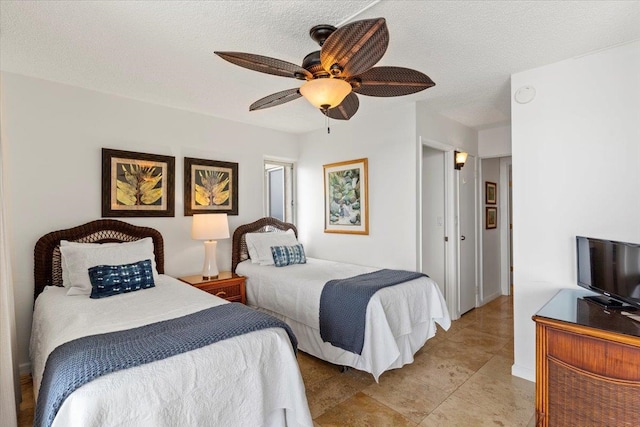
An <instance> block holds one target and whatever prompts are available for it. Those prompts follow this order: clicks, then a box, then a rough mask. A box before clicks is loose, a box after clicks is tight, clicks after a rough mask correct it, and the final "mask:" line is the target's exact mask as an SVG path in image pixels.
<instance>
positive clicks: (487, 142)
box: [478, 125, 511, 158]
mask: <svg viewBox="0 0 640 427" xmlns="http://www.w3.org/2000/svg"><path fill="white" fill-rule="evenodd" d="M478 155H479V156H480V157H482V158H489V157H507V156H510V155H511V126H510V125H508V126H497V127H492V128H488V129H482V130H479V131H478Z"/></svg>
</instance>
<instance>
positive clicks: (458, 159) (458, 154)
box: [453, 151, 469, 170]
mask: <svg viewBox="0 0 640 427" xmlns="http://www.w3.org/2000/svg"><path fill="white" fill-rule="evenodd" d="M468 154H469V153H465V152H464V151H454V152H453V167H454V168H455V169H456V170H460V169H462V167H463V166H464V164H465V163H466V162H467V155H468Z"/></svg>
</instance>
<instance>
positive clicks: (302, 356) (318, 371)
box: [298, 351, 340, 387]
mask: <svg viewBox="0 0 640 427" xmlns="http://www.w3.org/2000/svg"><path fill="white" fill-rule="evenodd" d="M298 365H299V366H300V372H301V373H302V379H303V380H304V383H305V385H306V386H307V387H309V386H311V385H312V384H315V383H317V382H319V381H324V380H326V379H327V378H331V377H333V376H335V375H340V370H339V368H338V367H337V366H336V365H332V364H331V363H329V362H325V361H324V360H320V359H318V358H316V357H313V356H311V355H309V354H306V353H304V352H302V351H298Z"/></svg>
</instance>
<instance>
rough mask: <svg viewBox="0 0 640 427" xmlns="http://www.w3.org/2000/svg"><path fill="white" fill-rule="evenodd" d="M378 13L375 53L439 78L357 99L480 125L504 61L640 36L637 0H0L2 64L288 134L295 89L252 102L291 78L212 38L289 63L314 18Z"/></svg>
mask: <svg viewBox="0 0 640 427" xmlns="http://www.w3.org/2000/svg"><path fill="white" fill-rule="evenodd" d="M374 17H384V18H386V20H387V26H388V28H389V33H390V37H391V38H390V43H389V48H388V50H387V52H386V54H385V56H384V57H383V58H382V60H381V61H380V62H379V63H378V64H377V65H395V66H403V67H408V68H414V69H417V70H419V71H422V72H424V73H425V74H427V75H429V77H431V79H433V81H435V82H436V86H435V87H433V88H431V89H428V90H426V91H423V92H420V93H417V94H414V95H410V96H405V97H398V98H373V97H366V96H361V97H360V110H359V112H358V114H356V115H355V116H354V117H353V118H352V119H351V120H352V121H356V120H363V119H364V118H365V117H366V114H367V112H368V111H373V110H378V109H387V108H394V106H396V105H398V104H399V103H406V102H411V101H418V100H423V101H425V102H426V103H427V104H428V105H429V107H430V108H432V109H434V110H436V111H439V112H441V113H442V114H444V115H446V116H448V117H450V118H452V119H454V120H456V121H458V122H460V123H462V124H464V125H467V126H470V127H474V128H477V129H481V128H483V127H488V126H491V125H495V124H502V123H505V122H508V121H509V117H510V101H509V93H510V90H509V76H510V74H512V73H516V72H519V71H523V70H527V69H531V68H535V67H539V66H543V65H546V64H550V63H553V62H557V61H560V60H563V59H568V58H571V57H574V56H579V55H583V54H586V53H589V52H592V51H595V50H598V49H602V48H605V47H608V46H612V45H616V44H620V43H625V42H628V41H630V40H635V39H640V2H639V1H583V2H579V1H512V2H509V1H392V0H383V1H7V0H2V1H0V19H1V20H0V67H1V69H2V70H3V71H8V72H13V73H19V74H25V75H28V76H33V77H38V78H42V79H46V80H52V81H56V82H61V83H65V84H69V85H74V86H79V87H83V88H88V89H93V90H97V91H101V92H106V93H112V94H117V95H121V96H125V97H129V98H133V99H138V100H143V101H147V102H151V103H155V104H161V105H167V106H172V107H176V108H181V109H186V110H191V111H197V112H201V113H205V114H209V115H213V116H217V117H223V118H226V119H231V120H235V121H240V122H244V123H251V124H255V125H258V126H263V127H268V128H273V129H279V130H284V131H288V132H306V131H310V130H313V129H318V128H321V127H323V125H324V118H323V116H322V115H321V114H320V113H319V112H318V111H317V110H316V109H314V108H313V107H312V106H311V105H310V104H309V103H308V102H307V101H306V100H304V99H303V98H301V99H298V100H296V101H293V102H289V103H287V104H284V105H281V106H277V107H273V108H269V109H265V110H260V111H254V112H249V105H250V104H251V103H252V102H254V101H255V100H257V99H259V98H262V97H263V96H266V95H268V94H270V93H273V92H277V91H281V90H284V89H289V88H294V87H297V86H299V85H300V82H299V81H297V80H294V79H287V78H283V77H276V76H271V75H267V74H262V73H257V72H254V71H249V70H246V69H243V68H240V67H237V66H234V65H232V64H230V63H228V62H225V61H223V60H222V59H221V58H219V57H217V56H216V55H214V54H213V52H214V51H216V50H222V51H242V52H250V53H256V54H261V55H265V56H271V57H275V58H278V59H282V60H285V61H288V62H293V63H296V64H301V63H302V58H304V56H305V55H306V54H307V53H309V52H311V51H313V50H317V49H318V46H317V45H316V44H315V42H314V41H313V40H311V38H309V36H308V33H309V29H310V28H311V27H312V26H314V25H317V24H332V25H336V26H339V25H341V24H344V23H346V22H347V21H348V20H350V19H351V20H354V19H364V18H374Z"/></svg>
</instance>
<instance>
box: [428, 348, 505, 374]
mask: <svg viewBox="0 0 640 427" xmlns="http://www.w3.org/2000/svg"><path fill="white" fill-rule="evenodd" d="M427 353H429V354H431V355H433V356H437V357H440V358H443V359H447V360H451V361H455V362H456V363H458V364H459V365H460V366H462V367H464V368H467V369H469V370H471V371H473V372H476V371H477V370H478V369H480V368H481V367H482V366H484V364H485V363H487V362H488V361H489V359H491V357H493V354H492V353H487V352H486V351H483V350H480V349H478V348H476V347H474V346H468V345H464V344H462V343H460V342H456V341H453V340H447V341H446V342H443V343H441V344H438V345H436V346H434V347H432V348H429V349H428V350H427Z"/></svg>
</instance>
